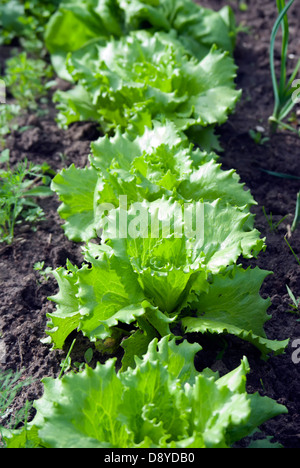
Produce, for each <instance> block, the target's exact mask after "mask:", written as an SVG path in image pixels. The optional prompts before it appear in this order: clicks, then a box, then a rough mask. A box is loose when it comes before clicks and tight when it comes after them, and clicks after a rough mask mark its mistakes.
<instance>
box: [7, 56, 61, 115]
mask: <svg viewBox="0 0 300 468" xmlns="http://www.w3.org/2000/svg"><path fill="white" fill-rule="evenodd" d="M5 73H6V74H5V78H4V81H5V83H6V87H7V88H8V89H9V90H10V92H11V94H12V95H13V97H14V98H15V99H16V101H17V103H18V105H19V106H20V107H21V108H22V109H27V110H28V109H30V110H37V109H38V101H39V100H40V99H42V98H44V97H45V96H46V95H47V92H48V86H47V81H49V80H50V79H51V78H52V76H53V69H52V67H51V65H49V64H47V63H46V62H45V61H44V60H40V59H33V58H29V57H28V56H27V53H26V52H22V53H21V54H19V55H17V56H15V57H12V58H11V59H9V60H7V62H6V71H5ZM50 85H51V82H50Z"/></svg>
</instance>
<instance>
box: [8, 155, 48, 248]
mask: <svg viewBox="0 0 300 468" xmlns="http://www.w3.org/2000/svg"><path fill="white" fill-rule="evenodd" d="M2 158H3V159H5V160H6V162H7V169H6V170H0V242H6V243H8V244H11V243H12V241H13V238H14V232H15V226H16V224H19V223H22V222H25V223H26V222H27V223H30V224H31V225H34V224H35V223H36V222H37V221H40V220H41V219H43V217H44V212H43V210H42V209H41V208H40V206H39V205H38V204H37V203H36V201H35V198H36V197H44V196H49V195H52V191H51V189H50V188H49V186H48V185H49V183H50V178H49V177H48V176H46V172H47V170H48V166H47V165H44V166H40V165H33V164H32V163H30V164H28V162H27V160H25V161H23V162H21V163H19V164H18V165H17V167H16V168H15V169H14V170H12V169H11V168H10V167H9V162H8V161H9V154H8V152H7V151H5V152H2Z"/></svg>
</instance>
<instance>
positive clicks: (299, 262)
mask: <svg viewBox="0 0 300 468" xmlns="http://www.w3.org/2000/svg"><path fill="white" fill-rule="evenodd" d="M284 240H285V242H286V243H287V245H288V247H289V249H290V251H291V252H292V254H293V255H294V257H295V259H296V262H297V263H298V264H299V265H300V259H299V257H298V255H297V254H296V253H295V251H294V249H293V247H292V246H291V244H290V243H289V241H288V240H287V238H286V236H284Z"/></svg>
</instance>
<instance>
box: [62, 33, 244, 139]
mask: <svg viewBox="0 0 300 468" xmlns="http://www.w3.org/2000/svg"><path fill="white" fill-rule="evenodd" d="M68 70H69V73H70V74H71V75H72V77H73V79H74V81H75V82H77V83H78V84H79V85H80V89H84V90H85V92H87V94H88V95H89V96H90V98H89V103H90V102H92V104H93V106H94V113H97V114H98V118H97V119H96V120H97V121H99V123H100V124H101V126H102V128H103V129H104V131H105V132H108V131H110V130H112V129H116V127H118V126H119V127H120V128H121V129H122V131H124V130H126V129H127V130H128V131H130V132H132V134H133V135H141V134H143V132H144V128H145V126H150V125H151V120H160V119H161V118H163V119H165V118H166V119H168V120H171V121H173V122H174V123H175V125H176V127H177V128H178V129H179V130H181V131H186V130H188V129H190V128H191V127H193V126H198V125H200V126H201V127H209V126H213V125H216V124H222V123H224V122H225V121H226V120H227V118H228V114H230V113H231V112H232V111H233V109H234V108H235V105H236V103H237V101H238V99H239V97H240V92H239V91H237V90H236V89H235V83H234V78H235V76H236V66H235V64H234V61H233V59H232V58H231V57H230V56H229V55H228V53H225V52H222V51H220V50H218V49H217V48H216V47H215V46H213V47H212V48H211V50H210V52H209V53H208V54H207V55H206V56H205V57H204V58H203V59H202V60H200V61H198V60H196V59H195V58H190V57H189V56H188V55H187V52H186V50H185V48H184V47H183V46H182V45H181V43H180V42H178V41H177V40H176V39H175V38H174V35H172V34H166V33H155V34H154V35H152V34H150V33H149V32H146V31H138V32H135V33H131V35H130V36H126V37H124V38H121V39H120V40H115V39H112V40H110V41H108V42H107V41H106V42H103V41H100V42H92V43H89V44H88V45H87V46H86V47H83V48H82V49H80V50H78V51H76V52H74V53H73V54H71V55H70V56H69V60H68ZM74 92H75V93H77V92H76V91H74V90H71V92H70V91H66V92H59V94H57V96H56V101H57V102H58V109H59V116H58V120H59V122H60V123H61V124H62V123H64V124H65V125H68V124H69V123H71V122H73V121H74V118H75V116H76V118H78V119H79V120H84V119H85V116H84V115H81V113H80V111H79V109H80V108H81V107H82V106H83V105H84V103H85V102H86V99H85V98H84V96H83V102H82V105H81V104H80V103H79V102H78V101H75V103H74V104H72V105H70V104H71V101H72V100H73V98H72V93H74ZM76 95H77V94H76ZM89 105H90V104H89ZM70 107H71V110H70ZM74 109H75V110H74ZM74 114H75V115H74Z"/></svg>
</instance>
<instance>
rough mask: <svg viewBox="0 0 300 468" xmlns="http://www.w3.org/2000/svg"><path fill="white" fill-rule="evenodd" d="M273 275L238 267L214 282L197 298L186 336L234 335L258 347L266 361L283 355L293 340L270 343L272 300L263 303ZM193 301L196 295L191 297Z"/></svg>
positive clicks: (187, 321) (185, 323)
mask: <svg viewBox="0 0 300 468" xmlns="http://www.w3.org/2000/svg"><path fill="white" fill-rule="evenodd" d="M270 274H271V272H269V271H264V270H261V269H259V268H258V267H256V268H254V269H251V268H248V269H247V270H244V269H243V268H242V267H241V266H237V265H234V266H233V267H231V268H229V269H227V270H226V271H225V273H220V274H218V275H215V276H213V277H212V278H211V280H210V282H209V287H208V290H207V291H206V292H203V293H201V294H200V295H199V294H198V293H196V294H195V297H194V300H191V302H190V303H189V307H188V308H187V309H186V310H185V311H184V312H183V315H186V317H184V318H183V319H182V324H183V327H184V330H185V332H186V333H208V332H209V333H217V334H232V335H235V336H237V337H239V338H241V339H242V340H245V341H249V342H250V343H252V344H253V345H254V346H256V347H257V348H258V349H259V350H260V352H261V355H262V358H264V359H265V358H266V357H267V356H268V355H270V354H275V355H276V354H280V353H282V352H283V351H284V350H285V348H286V347H287V345H288V342H289V340H284V341H278V340H269V339H267V336H266V333H265V330H264V326H265V324H266V323H267V321H268V320H270V319H271V316H270V315H268V314H267V310H268V308H269V307H270V305H271V301H270V299H269V298H268V299H262V297H261V296H260V294H259V293H260V289H261V287H262V284H263V281H264V280H265V278H266V277H267V276H268V275H270ZM191 298H192V295H191Z"/></svg>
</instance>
